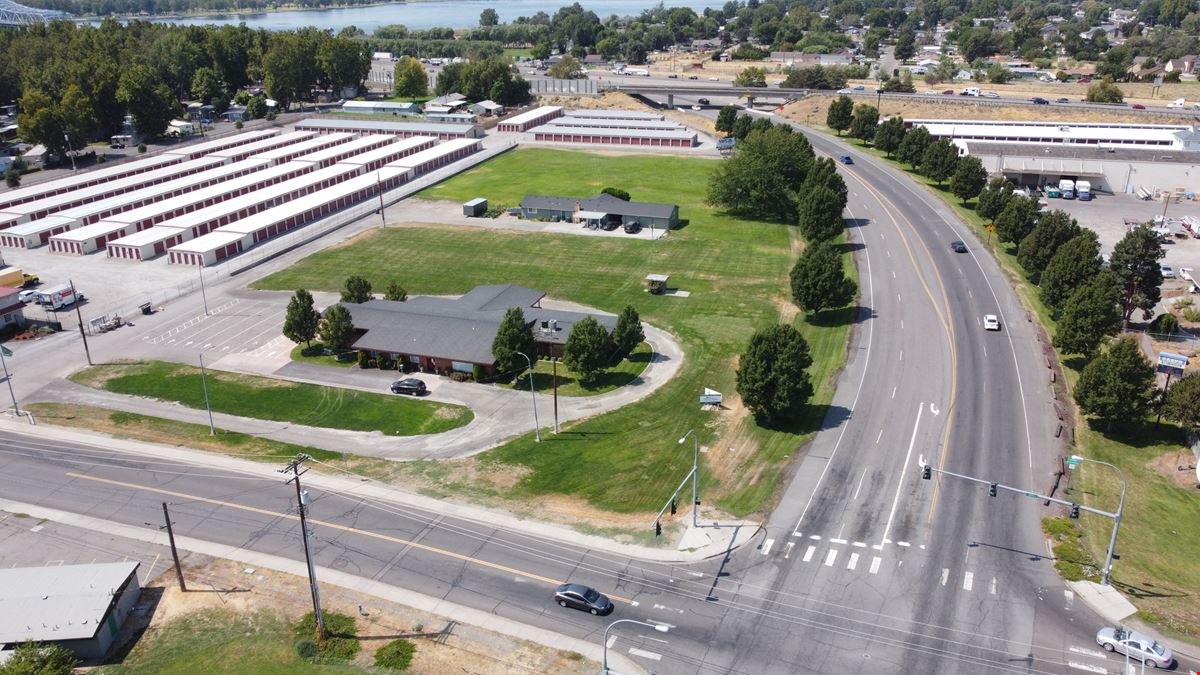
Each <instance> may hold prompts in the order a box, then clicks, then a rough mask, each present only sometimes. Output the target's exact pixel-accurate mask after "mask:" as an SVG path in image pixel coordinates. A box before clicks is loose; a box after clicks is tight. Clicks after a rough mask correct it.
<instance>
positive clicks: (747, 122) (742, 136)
mask: <svg viewBox="0 0 1200 675" xmlns="http://www.w3.org/2000/svg"><path fill="white" fill-rule="evenodd" d="M753 126H754V120H752V119H750V116H749V115H742V116H741V117H738V118H737V119H735V120H734V121H733V128H732V131H733V133H732V136H733V137H734V138H736V139H738V140H739V141H744V140H746V137H747V136H749V135H750V129H751V127H753Z"/></svg>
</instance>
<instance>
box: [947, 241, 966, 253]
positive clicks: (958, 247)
mask: <svg viewBox="0 0 1200 675" xmlns="http://www.w3.org/2000/svg"><path fill="white" fill-rule="evenodd" d="M950 248H951V249H952V250H953V251H954V252H955V253H966V252H967V245H966V244H964V243H962V242H961V241H952V242H950Z"/></svg>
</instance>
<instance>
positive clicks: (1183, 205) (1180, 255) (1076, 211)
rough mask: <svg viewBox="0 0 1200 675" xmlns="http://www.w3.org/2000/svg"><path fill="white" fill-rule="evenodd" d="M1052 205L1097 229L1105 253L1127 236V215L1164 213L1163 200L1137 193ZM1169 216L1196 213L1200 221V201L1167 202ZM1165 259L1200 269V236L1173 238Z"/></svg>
mask: <svg viewBox="0 0 1200 675" xmlns="http://www.w3.org/2000/svg"><path fill="white" fill-rule="evenodd" d="M1047 201H1049V202H1050V208H1052V209H1062V210H1063V211H1066V212H1067V213H1069V214H1071V216H1072V217H1074V218H1075V220H1077V221H1078V222H1079V224H1080V225H1082V226H1084V227H1087V228H1089V229H1091V230H1093V231H1094V232H1095V233H1096V234H1097V235H1098V236H1099V237H1100V246H1101V249H1102V250H1103V252H1104V253H1105V254H1108V253H1111V252H1112V250H1113V247H1114V246H1116V244H1117V242H1118V241H1120V240H1121V238H1122V237H1124V236H1125V219H1126V218H1130V219H1135V220H1138V221H1140V222H1148V221H1151V220H1154V218H1155V217H1156V216H1161V215H1162V214H1163V203H1162V202H1155V201H1149V202H1147V201H1142V200H1140V199H1138V198H1137V197H1135V196H1133V195H1126V194H1118V195H1109V194H1103V195H1098V196H1096V197H1095V198H1094V199H1092V200H1091V201H1086V202H1081V201H1079V200H1078V199H1049V200H1047ZM1166 211H1167V219H1168V220H1170V219H1171V218H1180V217H1183V216H1192V217H1194V218H1196V219H1197V220H1198V221H1200V203H1198V202H1189V201H1181V202H1179V203H1175V202H1173V201H1172V202H1171V203H1169V204H1167V205H1166ZM1165 248H1166V251H1167V257H1166V258H1165V259H1164V260H1163V262H1164V263H1166V264H1168V265H1172V266H1174V267H1176V268H1179V267H1190V268H1193V269H1200V239H1191V238H1189V239H1181V238H1173V239H1172V240H1171V242H1170V243H1168V244H1167V245H1166V246H1165Z"/></svg>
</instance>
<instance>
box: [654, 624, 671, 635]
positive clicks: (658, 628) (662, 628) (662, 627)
mask: <svg viewBox="0 0 1200 675" xmlns="http://www.w3.org/2000/svg"><path fill="white" fill-rule="evenodd" d="M654 630H656V631H658V632H660V633H665V632H667V631H669V630H671V627H670V626H668V625H666V624H665V623H656V624H654Z"/></svg>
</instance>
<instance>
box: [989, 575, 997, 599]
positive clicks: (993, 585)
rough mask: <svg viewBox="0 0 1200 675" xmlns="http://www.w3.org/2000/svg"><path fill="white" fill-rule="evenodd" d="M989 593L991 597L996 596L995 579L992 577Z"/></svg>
mask: <svg viewBox="0 0 1200 675" xmlns="http://www.w3.org/2000/svg"><path fill="white" fill-rule="evenodd" d="M990 592H991V594H992V595H995V594H996V577H992V589H991V591H990Z"/></svg>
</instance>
